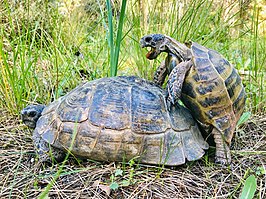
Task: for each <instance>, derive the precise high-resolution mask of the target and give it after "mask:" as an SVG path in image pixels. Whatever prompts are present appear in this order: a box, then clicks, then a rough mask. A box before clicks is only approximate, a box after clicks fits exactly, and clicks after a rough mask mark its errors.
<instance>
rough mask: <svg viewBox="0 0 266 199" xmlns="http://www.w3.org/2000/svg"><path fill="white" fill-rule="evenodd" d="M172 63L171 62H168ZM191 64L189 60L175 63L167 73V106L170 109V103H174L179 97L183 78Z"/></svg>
mask: <svg viewBox="0 0 266 199" xmlns="http://www.w3.org/2000/svg"><path fill="white" fill-rule="evenodd" d="M170 64H173V63H170ZM191 66H192V62H191V61H185V62H181V63H180V64H177V65H176V66H175V68H174V69H173V70H172V72H171V73H170V75H169V79H168V82H167V91H168V93H167V94H168V96H167V106H168V109H170V106H171V104H175V102H176V101H177V100H178V99H179V98H180V97H181V92H182V86H183V83H184V80H185V76H186V73H187V72H188V71H189V69H190V68H191Z"/></svg>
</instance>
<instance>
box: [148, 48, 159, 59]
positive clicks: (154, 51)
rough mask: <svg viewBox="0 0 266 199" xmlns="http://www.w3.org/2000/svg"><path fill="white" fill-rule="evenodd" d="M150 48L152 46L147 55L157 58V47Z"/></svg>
mask: <svg viewBox="0 0 266 199" xmlns="http://www.w3.org/2000/svg"><path fill="white" fill-rule="evenodd" d="M149 48H150V50H149V52H148V53H147V54H146V57H147V58H148V59H155V58H156V57H157V56H158V52H157V51H156V48H153V47H149Z"/></svg>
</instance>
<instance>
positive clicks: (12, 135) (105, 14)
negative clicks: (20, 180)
mask: <svg viewBox="0 0 266 199" xmlns="http://www.w3.org/2000/svg"><path fill="white" fill-rule="evenodd" d="M106 2H107V3H106ZM108 2H109V4H108ZM123 3H124V4H123ZM106 5H107V6H106ZM108 5H109V7H108ZM123 6H124V7H123ZM121 7H122V9H121ZM108 8H109V9H108ZM123 10H124V11H125V12H123ZM111 11H112V12H111ZM0 12H1V15H0V23H1V24H0V25H1V27H0V71H1V75H0V113H1V115H2V116H1V120H0V121H1V127H0V130H1V132H0V134H1V141H3V142H6V140H8V142H7V143H5V144H3V145H2V148H1V150H2V151H1V153H0V154H1V156H0V157H5V158H6V159H5V161H2V162H5V163H6V165H3V168H6V167H7V165H9V166H10V164H11V165H12V164H13V163H11V162H12V161H11V162H10V159H12V158H10V156H6V155H3V154H9V152H10V148H9V147H11V146H12V147H13V148H12V149H14V148H17V147H18V145H19V146H20V147H21V145H25V140H24V139H23V138H22V137H19V138H18V137H16V136H17V135H18V134H17V132H20V133H21V134H19V135H23V132H22V130H21V125H20V123H19V122H18V120H19V112H20V110H21V109H22V108H24V107H25V106H26V105H27V104H29V103H45V104H48V103H49V102H51V101H53V100H54V99H57V98H58V97H60V96H62V95H64V94H65V93H66V92H68V91H69V90H71V89H73V88H74V87H75V86H77V85H78V84H79V83H80V82H81V81H84V80H93V79H96V78H101V77H106V76H113V75H116V74H117V75H137V76H140V77H143V78H146V79H152V76H153V74H154V71H155V69H156V67H157V66H158V65H159V63H160V62H161V61H162V60H163V59H164V56H163V55H161V56H160V57H159V58H158V60H155V61H148V60H147V59H146V58H145V54H146V50H145V49H141V48H140V45H139V40H140V38H141V37H142V36H144V35H146V34H150V33H163V34H167V35H169V36H171V37H173V38H176V39H177V40H178V41H181V42H184V41H188V40H192V41H196V42H198V43H200V44H202V45H204V46H206V47H209V48H212V49H215V50H217V51H218V52H220V53H221V54H223V55H224V56H225V57H226V58H227V59H228V60H229V61H230V62H231V63H232V64H233V65H235V67H236V68H237V69H238V71H239V73H240V74H241V77H242V80H243V83H244V85H245V88H246V92H247V95H248V100H247V103H246V109H245V112H246V115H247V117H249V115H250V114H247V113H252V117H251V118H249V122H251V121H252V125H251V126H250V125H249V124H248V123H249V122H246V125H245V126H244V127H243V128H242V130H241V129H240V130H238V132H239V133H240V134H239V135H241V136H240V137H238V140H237V141H236V143H238V144H236V145H237V146H238V147H240V149H243V146H245V147H248V149H246V150H248V151H249V149H252V153H254V154H255V155H259V156H260V155H264V156H262V157H264V158H259V162H256V163H255V164H254V162H249V163H248V164H245V165H244V166H243V168H242V167H241V169H242V170H241V172H240V173H238V172H236V173H234V175H233V176H240V177H236V179H234V180H236V181H229V182H227V183H228V184H226V186H230V185H232V188H228V190H229V191H228V192H229V195H226V193H225V191H224V189H223V188H221V186H224V185H225V181H226V180H224V181H223V182H222V183H221V184H217V186H214V187H212V188H210V189H209V192H206V193H209V194H210V195H212V196H213V197H215V196H219V194H220V196H221V197H222V196H226V197H227V196H230V197H231V198H234V197H236V198H237V197H238V195H239V192H240V190H241V187H242V185H243V182H244V179H246V178H247V176H249V174H250V173H251V174H252V172H253V171H256V172H257V171H259V172H261V173H259V174H257V173H256V172H255V176H256V180H258V181H259V179H260V180H261V184H260V186H262V187H263V185H264V188H261V189H257V192H256V194H257V197H258V198H263V196H265V177H264V178H261V176H260V174H263V176H264V174H265V166H264V165H265V151H266V149H265V142H266V139H265V111H266V87H265V84H266V78H265V75H266V53H265V52H266V21H265V19H266V2H265V1H263V0H253V1H252V0H240V1H239V0H238V1H236V0H222V1H217V0H193V1H192V0H179V1H175V0H153V1H151V0H128V1H125V0H121V1H119V0H117V1H115V0H114V1H112V2H111V1H108V0H107V1H104V0H97V1H93V0H44V1H42V0H20V1H17V0H0ZM255 116H257V117H259V119H258V120H256V121H259V123H258V122H254V121H255V119H254V118H257V117H255ZM19 129H20V130H19ZM247 129H248V130H247ZM24 131H25V130H24ZM249 131H251V132H252V134H253V135H252V137H248V136H251V135H250V134H251V133H250V132H249ZM248 132H249V134H247V133H248ZM28 137H30V133H29V134H28ZM19 140H20V141H19ZM247 140H248V141H249V142H247ZM258 141H259V142H260V144H259V146H257V144H258V143H257V142H258ZM9 142H11V143H12V144H11V145H9V144H10V143H9ZM13 143H17V145H16V144H13ZM29 143H30V142H29ZM240 143H241V144H240ZM6 144H7V145H6ZM20 144H21V145H20ZM27 146H29V148H30V147H32V146H31V145H27ZM254 146H257V148H255V147H254ZM263 146H264V147H263ZM241 147H242V148H241ZM262 147H263V148H262ZM22 148H23V147H22ZM14 150H15V149H14ZM24 150H26V148H23V150H22V151H24ZM235 150H236V151H237V149H235ZM258 151H259V152H258ZM261 151H262V153H261ZM16 154H21V151H20V152H18V151H16ZM244 154H246V153H244ZM248 154H249V153H248ZM248 156H249V155H247V156H245V155H243V153H242V152H241V158H245V157H246V158H247V157H248ZM256 157H257V156H256ZM241 158H239V159H238V161H239V162H241V161H243V160H242V159H241ZM15 159H16V158H15ZM240 160H241V161H240ZM13 161H15V160H13ZM244 161H245V159H244ZM239 162H238V163H239ZM197 164H200V163H196V168H199V165H197ZM204 165H205V163H204ZM251 165H253V166H254V165H255V167H254V168H253V167H252V166H251ZM205 166H206V165H205ZM209 166H210V165H207V169H210V168H214V170H211V171H209V172H206V175H207V174H208V175H211V172H214V171H215V166H213V165H212V166H211V167H209ZM100 167H101V166H99V165H98V166H96V167H95V168H100ZM251 167H252V169H250V168H251ZM106 168H110V173H109V174H110V175H108V179H109V180H110V179H111V180H110V181H111V182H110V183H109V184H112V183H113V182H116V180H117V179H115V178H117V177H116V176H120V175H119V173H118V174H117V175H115V171H117V168H116V167H115V166H114V167H113V166H112V165H111V166H110V165H109V166H107V167H106ZM127 168H128V167H127ZM132 168H133V167H132V165H131V166H130V164H129V170H127V169H125V170H123V172H124V175H123V178H126V177H125V176H128V178H126V179H131V178H132V176H131V177H130V175H131V174H132V173H130V172H131V169H132ZM188 168H190V166H188V167H185V168H183V170H182V171H183V174H182V173H181V172H180V173H178V172H176V173H175V174H176V175H177V176H179V175H183V176H184V175H185V173H186V172H188V170H189V169H188ZM200 168H201V169H203V170H204V169H206V168H205V167H201V166H200ZM261 168H262V169H261ZM68 169H69V168H65V171H69V170H68ZM138 169H139V168H135V170H134V169H133V172H135V173H136V172H137V171H138ZM190 169H191V168H190ZM238 169H239V168H238ZM140 170H141V172H142V173H141V174H139V175H137V177H138V176H141V175H142V176H141V177H142V179H149V176H148V174H147V175H145V176H143V175H144V174H146V173H145V172H143V170H142V169H140ZM108 171H109V170H108ZM118 171H119V170H118ZM156 171H157V170H156ZM216 171H217V168H216ZM105 172H106V171H105ZM169 172H170V171H169ZM7 173H8V172H7ZM135 173H134V174H135ZM199 173H200V172H199ZM253 173H254V172H253ZM4 174H6V173H3V175H2V176H1V177H2V178H3V179H2V181H5V183H6V184H3V186H2V189H1V192H0V193H1V194H3V195H2V196H7V197H8V196H9V197H11V196H12V194H13V193H16V194H18V193H17V192H15V191H12V190H19V187H17V189H15V188H14V187H16V186H15V185H14V182H15V181H16V179H17V177H16V176H13V177H10V176H12V175H11V174H10V173H9V174H10V176H9V178H8V177H6V175H4ZM157 174H158V172H155V174H154V178H156V177H157V176H158V175H157ZM172 174H173V173H171V175H172ZM20 175H22V176H23V174H21V173H20ZM88 175H89V174H88ZM121 175H122V174H121ZM164 175H167V172H166V173H164ZM169 175H170V173H169ZM191 175H192V174H191V173H189V175H188V178H186V179H189V178H192V177H193V179H194V181H195V183H196V184H195V186H199V187H200V186H201V185H202V186H201V187H204V185H206V186H207V185H208V186H209V185H210V184H211V183H212V181H208V180H206V178H204V177H203V176H201V178H202V181H197V180H196V178H198V176H199V175H196V174H193V176H192V177H191ZM194 175H196V176H194ZM206 175H205V177H206ZM228 175H229V176H230V175H232V173H230V172H229V174H228ZM112 176H113V178H111V177H112ZM226 176H227V175H224V176H222V178H223V177H225V178H226ZM79 177H80V176H79ZM83 177H84V176H83ZM137 177H136V178H137ZM227 177H228V176H227ZM51 178H52V177H51V176H49V177H48V179H51ZM74 178H75V176H72V180H73V179H74ZM0 179H1V178H0ZM161 179H163V178H161ZM167 179H168V178H167ZM207 179H208V178H207ZM9 180H11V181H9ZM204 180H205V181H204ZM263 180H264V181H263ZM33 181H34V180H33ZM8 182H9V183H8ZM31 182H32V181H30V182H28V184H27V183H26V185H27V186H26V187H27V188H29V187H31V184H32V183H31ZM34 182H36V181H34ZM121 182H122V181H121ZM132 182H133V181H132V179H131V181H126V183H129V184H126V185H128V186H130V185H132V184H133V185H134V183H132ZM175 182H176V181H175ZM169 183H170V182H169ZM171 183H173V181H171ZM201 183H203V184H204V185H203V184H201ZM103 184H104V185H109V184H108V183H103ZM103 184H102V185H103ZM118 184H119V183H117V185H118ZM104 185H103V186H104ZM119 185H121V184H119ZM135 185H139V184H138V183H135ZM34 186H37V184H35V185H34ZM84 186H85V184H84ZM156 186H158V185H156ZM178 186H181V185H179V184H178ZM184 186H185V185H184ZM186 186H187V185H186ZM186 186H185V187H186ZM98 187H99V186H98ZM107 187H108V186H107ZM122 187H123V186H122ZM124 187H127V186H124ZM133 187H134V186H132V187H131V189H133V192H134V190H136V189H134V188H133ZM187 187H189V188H188V189H186V190H190V188H191V190H193V184H189V186H187ZM187 187H186V188H187ZM24 188H25V187H24ZM104 188H106V187H102V190H104ZM29 189H30V188H29ZM33 189H34V188H33ZM164 189H166V187H164ZM215 189H216V192H215V191H214V190H215ZM150 190H151V189H149V191H150ZM166 190H167V189H166ZM191 190H190V191H189V192H188V193H190V194H191V195H190V196H191V197H192V196H193V194H194V193H195V194H196V193H197V192H195V190H194V192H193V194H192V192H191ZM199 190H201V191H202V190H204V189H203V188H202V189H199ZM225 190H226V189H225ZM131 191H132V190H131ZM145 191H146V192H147V190H145ZM153 191H154V190H153ZM219 191H220V192H219ZM105 192H106V189H105ZM107 192H108V191H107ZM170 192H171V191H170ZM170 192H169V190H168V193H170ZM214 192H215V194H216V195H215V194H214V195H213V193H214ZM7 193H8V194H7ZM23 193H24V196H28V195H27V194H26V193H28V192H27V191H25V192H23ZM125 193H127V192H125ZM129 193H131V194H132V192H130V191H129ZM135 193H136V192H135ZM137 193H143V192H137ZM151 193H152V191H151ZM182 193H183V192H182ZM201 193H204V191H203V192H201ZM1 194H0V196H1ZM5 194H7V195H5ZM164 194H167V193H164ZM22 195H23V194H22ZM33 195H34V196H36V195H38V192H36V190H35V192H33ZM107 195H108V194H107ZM109 195H110V193H109ZM125 195H127V194H125ZM135 195H136V194H135ZM135 195H134V194H133V195H129V196H132V197H133V196H135ZM155 195H156V194H155ZM111 196H112V197H115V196H114V195H111ZM127 196H128V195H127ZM144 196H145V193H144ZM157 196H158V195H157ZM180 196H181V195H180ZM194 196H195V195H194ZM187 197H188V196H187Z"/></svg>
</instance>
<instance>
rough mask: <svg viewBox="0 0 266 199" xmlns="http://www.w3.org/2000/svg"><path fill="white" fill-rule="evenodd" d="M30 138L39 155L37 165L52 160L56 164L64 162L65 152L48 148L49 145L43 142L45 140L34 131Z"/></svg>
mask: <svg viewBox="0 0 266 199" xmlns="http://www.w3.org/2000/svg"><path fill="white" fill-rule="evenodd" d="M32 137H33V142H34V146H35V150H36V151H37V154H38V155H39V163H51V162H52V159H55V161H57V162H61V161H63V160H64V157H65V152H63V151H62V150H60V149H57V148H55V147H52V146H49V144H48V143H47V142H45V140H44V139H43V138H42V137H41V136H40V134H39V133H38V132H37V131H36V130H34V132H33V136H32Z"/></svg>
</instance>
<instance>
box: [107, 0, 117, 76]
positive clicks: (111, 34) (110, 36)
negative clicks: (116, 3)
mask: <svg viewBox="0 0 266 199" xmlns="http://www.w3.org/2000/svg"><path fill="white" fill-rule="evenodd" d="M106 6H107V19H108V34H107V40H108V45H109V48H110V75H111V76H113V74H115V73H114V71H115V68H114V30H113V13H112V7H111V1H110V0H106Z"/></svg>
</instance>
